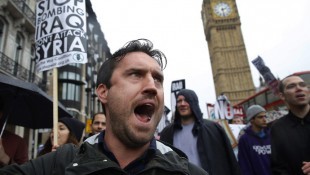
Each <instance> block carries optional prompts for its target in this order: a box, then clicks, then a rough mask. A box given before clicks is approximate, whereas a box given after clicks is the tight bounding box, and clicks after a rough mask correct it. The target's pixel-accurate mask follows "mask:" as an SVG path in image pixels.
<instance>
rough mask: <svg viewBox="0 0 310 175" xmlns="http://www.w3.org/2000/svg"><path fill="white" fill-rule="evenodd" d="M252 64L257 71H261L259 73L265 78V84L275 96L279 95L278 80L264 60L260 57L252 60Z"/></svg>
mask: <svg viewBox="0 0 310 175" xmlns="http://www.w3.org/2000/svg"><path fill="white" fill-rule="evenodd" d="M252 63H253V64H254V66H255V67H256V69H257V70H258V71H259V73H260V74H261V75H262V76H263V78H264V80H265V82H266V83H267V85H268V87H269V89H270V90H271V91H272V92H273V94H274V95H278V93H279V90H278V84H279V82H278V80H277V79H276V78H275V76H274V75H273V74H272V72H271V71H270V69H269V67H267V66H266V65H265V62H264V60H263V59H262V58H261V57H260V56H258V57H257V58H255V59H254V60H252Z"/></svg>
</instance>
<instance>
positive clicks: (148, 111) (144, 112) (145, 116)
mask: <svg viewBox="0 0 310 175" xmlns="http://www.w3.org/2000/svg"><path fill="white" fill-rule="evenodd" d="M154 112H155V107H154V105H153V104H150V103H146V104H142V105H139V106H137V107H136V108H135V114H136V117H137V118H138V120H140V121H141V122H144V123H147V122H149V121H151V118H152V116H153V114H154Z"/></svg>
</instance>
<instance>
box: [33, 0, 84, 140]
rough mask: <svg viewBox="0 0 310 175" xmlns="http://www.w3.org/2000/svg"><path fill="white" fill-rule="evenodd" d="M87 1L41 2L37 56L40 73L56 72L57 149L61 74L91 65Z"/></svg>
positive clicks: (54, 115)
mask: <svg viewBox="0 0 310 175" xmlns="http://www.w3.org/2000/svg"><path fill="white" fill-rule="evenodd" d="M85 4H86V3H85V0H37V4H36V5H37V6H36V34H35V56H36V70H37V71H38V72H41V71H46V70H50V69H53V131H54V145H57V144H58V142H57V136H58V132H57V131H58V72H57V68H58V67H61V66H65V65H67V64H71V63H86V62H87V34H86V24H87V23H86V7H85Z"/></svg>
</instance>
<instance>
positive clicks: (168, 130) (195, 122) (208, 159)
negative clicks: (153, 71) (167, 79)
mask: <svg viewBox="0 0 310 175" xmlns="http://www.w3.org/2000/svg"><path fill="white" fill-rule="evenodd" d="M202 116H203V114H202V112H201V110H200V107H199V101H198V97H197V95H196V93H195V92H194V91H193V90H190V89H183V90H181V91H180V92H179V93H178V94H177V98H176V110H175V119H174V121H173V123H171V124H170V125H168V126H167V127H165V128H164V129H163V131H162V132H161V133H160V139H161V140H162V141H164V142H167V143H169V144H172V145H173V146H175V147H176V148H178V149H180V150H182V151H183V152H184V153H185V154H186V155H187V156H188V158H189V160H190V162H192V163H194V164H196V165H198V166H200V167H201V168H203V169H204V170H206V171H207V172H208V173H209V174H210V175H219V174H225V175H239V174H240V170H239V166H238V163H237V160H236V157H235V155H234V152H233V150H232V147H231V144H230V141H229V139H228V137H227V135H226V133H225V131H224V129H223V128H222V127H221V126H220V125H219V124H218V123H216V122H213V121H210V120H206V119H203V117H202Z"/></svg>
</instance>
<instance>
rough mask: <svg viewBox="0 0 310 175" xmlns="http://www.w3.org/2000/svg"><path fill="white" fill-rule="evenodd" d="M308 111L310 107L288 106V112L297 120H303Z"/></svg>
mask: <svg viewBox="0 0 310 175" xmlns="http://www.w3.org/2000/svg"><path fill="white" fill-rule="evenodd" d="M309 110H310V105H309V104H307V105H304V106H290V111H291V112H292V113H293V114H294V115H296V116H297V117H298V118H301V119H302V118H304V117H305V116H306V115H307V114H308V113H309Z"/></svg>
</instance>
